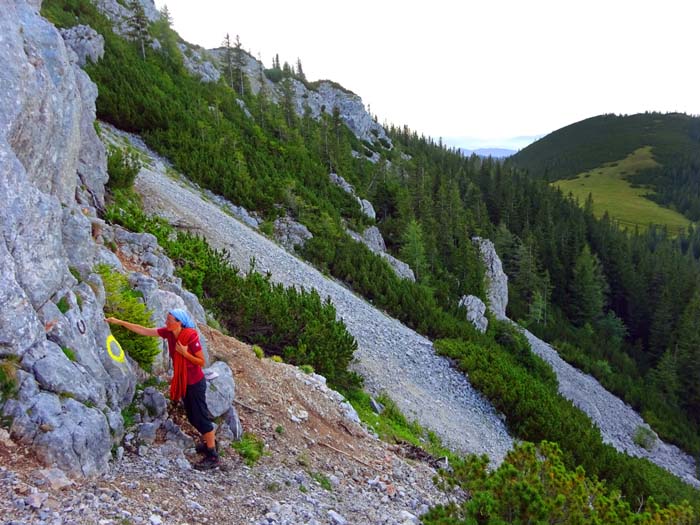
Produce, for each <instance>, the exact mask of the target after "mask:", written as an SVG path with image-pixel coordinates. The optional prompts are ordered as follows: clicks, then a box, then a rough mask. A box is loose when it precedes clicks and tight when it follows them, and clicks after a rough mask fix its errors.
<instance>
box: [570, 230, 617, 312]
mask: <svg viewBox="0 0 700 525" xmlns="http://www.w3.org/2000/svg"><path fill="white" fill-rule="evenodd" d="M606 288H607V286H606V283H605V278H604V277H603V274H602V271H601V268H600V263H599V262H598V258H597V257H596V256H595V255H594V254H592V253H591V250H590V248H589V247H588V245H587V244H586V245H584V247H583V250H581V253H580V254H579V256H578V257H577V258H576V262H575V264H574V269H573V273H572V279H571V283H570V285H569V290H568V291H569V296H568V297H567V299H566V302H567V306H568V310H569V317H570V318H571V321H572V322H573V323H574V324H575V325H576V326H583V325H584V324H586V323H592V322H593V321H595V320H596V319H598V318H599V317H600V316H601V315H602V314H603V307H604V306H605V291H606Z"/></svg>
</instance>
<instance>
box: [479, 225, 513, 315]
mask: <svg viewBox="0 0 700 525" xmlns="http://www.w3.org/2000/svg"><path fill="white" fill-rule="evenodd" d="M472 241H473V242H474V243H475V244H476V245H477V246H478V247H479V251H480V253H481V258H482V260H483V261H484V266H485V267H486V280H487V292H486V295H487V297H488V303H489V304H488V307H489V310H491V313H493V315H494V316H496V318H497V319H501V320H504V319H507V317H506V307H507V306H508V276H507V275H506V274H505V272H504V271H503V265H502V264H501V259H500V258H499V257H498V254H497V253H496V248H495V246H494V245H493V242H491V241H490V240H488V239H482V238H481V237H474V238H473V239H472Z"/></svg>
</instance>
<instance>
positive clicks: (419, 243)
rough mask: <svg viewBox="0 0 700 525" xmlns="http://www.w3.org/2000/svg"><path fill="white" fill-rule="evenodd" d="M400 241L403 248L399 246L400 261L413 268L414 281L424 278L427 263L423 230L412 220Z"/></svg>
mask: <svg viewBox="0 0 700 525" xmlns="http://www.w3.org/2000/svg"><path fill="white" fill-rule="evenodd" d="M402 241H403V246H401V251H400V255H401V259H402V260H403V261H404V262H405V263H407V264H408V265H409V266H410V267H411V268H413V271H414V272H415V274H416V279H421V278H423V277H425V274H426V271H427V267H428V263H427V260H426V255H425V245H424V241H423V228H422V227H421V225H420V223H419V222H418V221H416V220H415V219H413V220H412V221H411V222H409V223H408V226H407V227H406V231H405V232H404V234H403V237H402Z"/></svg>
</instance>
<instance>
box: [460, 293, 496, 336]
mask: <svg viewBox="0 0 700 525" xmlns="http://www.w3.org/2000/svg"><path fill="white" fill-rule="evenodd" d="M459 306H460V307H464V308H465V309H466V310H467V321H469V322H470V323H472V324H473V325H474V326H475V327H476V329H477V330H478V331H479V332H481V333H482V334H483V333H484V332H486V329H487V328H488V326H489V320H488V319H487V318H486V315H485V314H486V305H485V304H484V301H482V300H481V299H479V298H478V297H476V296H475V295H463V296H462V298H461V299H460V300H459Z"/></svg>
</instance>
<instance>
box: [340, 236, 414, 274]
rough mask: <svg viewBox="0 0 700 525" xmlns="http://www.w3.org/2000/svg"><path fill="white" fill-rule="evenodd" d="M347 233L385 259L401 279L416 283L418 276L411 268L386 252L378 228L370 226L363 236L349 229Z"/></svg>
mask: <svg viewBox="0 0 700 525" xmlns="http://www.w3.org/2000/svg"><path fill="white" fill-rule="evenodd" d="M345 232H346V233H347V234H348V235H349V236H350V237H352V238H353V240H355V241H356V242H359V243H362V244H364V245H365V246H367V248H369V249H370V250H372V251H373V252H374V253H375V254H377V255H379V256H380V257H381V258H382V259H384V260H385V261H386V262H387V263H388V264H389V266H391V269H392V270H394V273H395V274H396V275H398V276H399V277H400V278H401V279H408V280H409V281H413V282H416V276H415V274H414V273H413V270H412V269H411V267H410V266H409V265H408V264H406V263H405V262H403V261H401V260H399V259H397V258H396V257H394V256H393V255H391V254H389V253H387V252H386V245H385V244H384V237H382V234H381V232H380V231H379V228H377V227H376V226H370V227H369V228H367V229H366V230H365V231H364V232H363V233H362V235H360V234H359V233H357V232H354V231H352V230H349V229H346V230H345Z"/></svg>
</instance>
